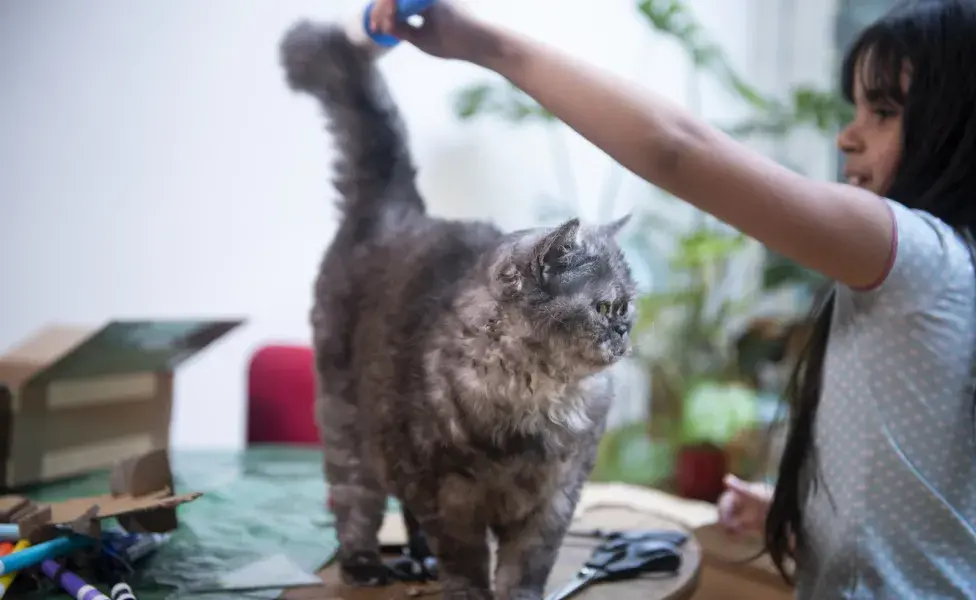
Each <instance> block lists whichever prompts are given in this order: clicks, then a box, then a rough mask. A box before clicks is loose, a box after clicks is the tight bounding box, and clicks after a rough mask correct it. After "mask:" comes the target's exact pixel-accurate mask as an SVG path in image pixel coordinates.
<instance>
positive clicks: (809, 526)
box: [797, 201, 976, 600]
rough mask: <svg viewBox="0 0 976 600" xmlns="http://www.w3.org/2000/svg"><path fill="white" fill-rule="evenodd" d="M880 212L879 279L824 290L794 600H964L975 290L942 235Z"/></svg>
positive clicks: (973, 427)
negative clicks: (827, 293) (810, 472)
mask: <svg viewBox="0 0 976 600" xmlns="http://www.w3.org/2000/svg"><path fill="white" fill-rule="evenodd" d="M889 206H890V207H891V210H892V212H893V214H894V217H895V231H896V238H895V245H894V260H893V263H892V267H891V270H890V272H889V273H888V275H887V277H886V278H885V280H884V281H883V282H882V283H881V284H880V285H879V286H877V287H876V288H873V289H871V290H870V291H855V290H852V289H849V288H846V287H844V286H838V288H837V291H836V296H835V297H836V301H835V307H834V315H833V325H832V328H831V331H830V338H829V343H828V350H827V357H826V361H825V363H824V381H823V388H822V389H823V395H822V398H821V403H820V408H819V409H818V414H817V420H816V423H815V440H816V444H817V448H818V451H819V453H820V468H821V472H822V476H823V483H824V484H825V485H822V486H818V487H817V489H816V491H815V492H813V493H811V495H810V498H809V500H808V503H807V506H806V509H805V512H804V519H805V521H804V524H805V528H806V530H807V531H808V537H809V539H810V548H809V549H808V552H807V553H806V554H804V555H803V556H802V563H803V568H802V569H801V570H800V572H799V573H798V576H797V597H798V598H816V599H833V598H907V599H919V600H921V599H926V600H927V599H932V598H976V438H974V436H976V422H974V405H973V402H974V400H973V372H974V371H973V367H974V362H976V361H974V346H976V278H974V273H973V266H972V260H971V257H970V253H969V251H968V250H967V247H966V245H965V243H964V242H963V241H962V239H960V238H959V237H958V236H957V235H956V234H955V233H954V232H953V231H952V229H950V228H949V227H948V226H947V225H946V224H945V223H943V222H941V221H939V220H938V219H935V218H934V217H932V216H930V215H928V214H927V213H923V212H920V211H914V210H909V209H907V208H905V207H904V206H902V205H900V204H898V203H895V202H890V201H889Z"/></svg>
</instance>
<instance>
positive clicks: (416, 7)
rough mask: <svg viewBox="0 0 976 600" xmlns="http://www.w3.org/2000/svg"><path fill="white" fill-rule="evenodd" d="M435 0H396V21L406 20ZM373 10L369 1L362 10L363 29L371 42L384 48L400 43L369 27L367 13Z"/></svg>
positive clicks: (429, 5) (392, 37)
mask: <svg viewBox="0 0 976 600" xmlns="http://www.w3.org/2000/svg"><path fill="white" fill-rule="evenodd" d="M435 2H437V0H398V2H397V14H396V18H397V21H406V20H407V19H408V18H410V17H412V16H414V15H419V14H420V13H422V12H424V11H425V10H427V9H428V8H430V7H431V6H432V5H433V4H434V3H435ZM372 11H373V3H372V2H370V3H369V5H367V6H366V10H364V11H363V30H364V31H365V32H366V35H368V36H369V37H370V39H371V40H373V42H375V43H377V44H379V45H380V46H383V47H384V48H392V47H393V46H396V45H397V44H399V43H400V40H398V39H397V38H396V37H394V36H392V35H386V34H383V33H379V32H378V31H373V30H372V29H370V27H369V14H370V13H371V12H372Z"/></svg>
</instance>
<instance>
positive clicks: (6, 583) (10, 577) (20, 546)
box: [0, 540, 30, 598]
mask: <svg viewBox="0 0 976 600" xmlns="http://www.w3.org/2000/svg"><path fill="white" fill-rule="evenodd" d="M28 546H30V542H28V541H27V540H20V541H19V542H17V545H16V546H14V547H13V552H11V554H13V553H15V552H21V551H23V550H25V549H26V548H27V547H28ZM15 577H17V571H14V572H13V573H7V574H6V575H4V576H3V577H0V598H3V596H4V594H6V593H7V590H8V589H10V585H11V584H12V583H13V582H14V578H15Z"/></svg>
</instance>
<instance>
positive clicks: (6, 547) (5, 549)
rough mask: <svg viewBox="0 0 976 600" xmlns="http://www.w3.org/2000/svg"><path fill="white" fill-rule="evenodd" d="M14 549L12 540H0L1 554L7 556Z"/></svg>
mask: <svg viewBox="0 0 976 600" xmlns="http://www.w3.org/2000/svg"><path fill="white" fill-rule="evenodd" d="M13 551H14V545H13V544H11V543H10V542H0V556H7V555H8V554H10V553H11V552H13Z"/></svg>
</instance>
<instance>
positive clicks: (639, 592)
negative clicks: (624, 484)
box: [282, 506, 702, 600]
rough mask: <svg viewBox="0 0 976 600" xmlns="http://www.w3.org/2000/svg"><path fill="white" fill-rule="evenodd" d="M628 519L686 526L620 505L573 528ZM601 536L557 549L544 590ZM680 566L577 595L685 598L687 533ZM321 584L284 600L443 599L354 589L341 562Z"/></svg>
mask: <svg viewBox="0 0 976 600" xmlns="http://www.w3.org/2000/svg"><path fill="white" fill-rule="evenodd" d="M622 522H625V523H626V525H627V527H629V528H633V529H658V528H660V529H683V530H686V531H687V528H686V527H684V526H683V525H681V524H679V523H677V522H675V521H673V520H671V519H668V518H665V517H663V516H661V515H658V514H655V513H653V512H645V511H643V510H634V509H633V508H628V507H620V506H603V507H595V508H594V509H591V510H588V511H586V512H585V513H584V514H583V515H582V516H580V517H579V518H578V519H577V521H576V523H575V525H574V526H573V529H578V530H588V529H596V528H607V527H609V528H614V527H620V526H621V523H622ZM597 543H598V541H595V540H587V539H582V538H574V537H569V538H567V539H566V541H565V542H564V544H563V547H562V549H561V550H560V552H559V558H558V560H557V562H556V565H555V567H554V568H553V571H552V574H551V576H550V577H549V585H548V586H547V589H546V593H550V592H552V591H554V590H556V589H557V588H559V587H560V586H562V584H564V583H565V582H566V581H568V580H569V579H570V578H572V577H573V576H574V575H575V574H576V572H577V571H578V570H579V568H580V567H581V566H582V565H583V563H584V562H585V561H586V559H587V558H589V556H590V553H591V552H592V551H593V547H594V546H596V545H597ZM682 559H683V561H682V566H681V570H680V571H679V573H678V574H677V575H676V576H665V577H658V578H642V579H640V580H631V581H620V582H613V583H604V584H599V585H594V586H591V587H589V588H587V589H585V590H583V591H582V592H581V593H580V594H579V595H577V596H576V598H578V599H579V600H600V599H608V600H609V599H612V600H687V599H688V598H691V597H692V595H693V594H694V593H695V591H696V589H697V587H698V579H699V575H700V572H701V565H702V550H701V546H700V545H699V544H698V541H697V540H696V539H695V538H694V537H693V536H691V537H689V539H688V542H687V543H686V544H685V547H684V548H683V554H682ZM320 577H321V578H322V582H323V585H322V586H321V587H316V588H299V589H294V590H289V591H287V592H285V593H284V594H283V595H282V599H283V600H337V599H341V600H412V599H415V598H425V599H426V598H429V599H430V600H436V599H439V598H441V594H440V590H439V588H438V586H437V585H436V584H433V585H406V584H396V585H392V586H389V587H383V588H353V587H349V586H347V585H344V584H343V583H342V582H341V580H340V577H339V572H338V567H337V566H336V565H329V566H328V567H327V568H326V569H324V570H323V571H322V572H321V573H320Z"/></svg>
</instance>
